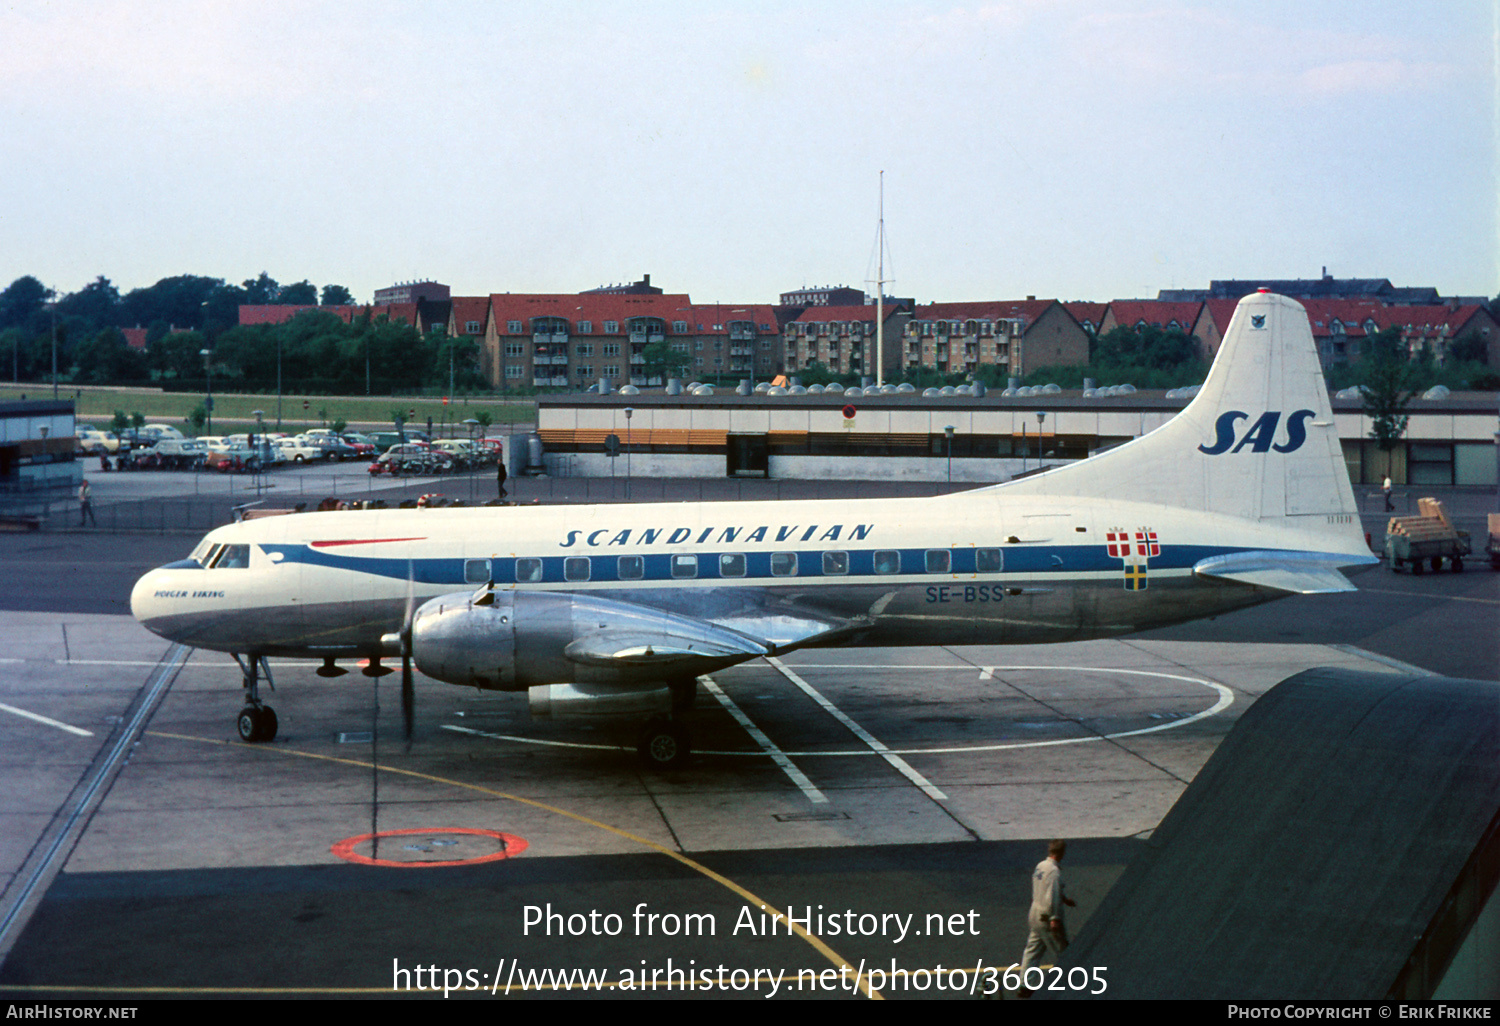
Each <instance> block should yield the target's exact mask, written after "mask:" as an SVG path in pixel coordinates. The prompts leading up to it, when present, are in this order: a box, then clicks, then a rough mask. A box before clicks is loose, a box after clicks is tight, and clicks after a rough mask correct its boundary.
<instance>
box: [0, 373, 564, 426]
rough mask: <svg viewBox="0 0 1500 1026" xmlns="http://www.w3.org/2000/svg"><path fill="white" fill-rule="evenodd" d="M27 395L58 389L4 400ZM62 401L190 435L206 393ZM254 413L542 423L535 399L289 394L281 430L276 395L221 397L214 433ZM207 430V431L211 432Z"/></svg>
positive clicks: (84, 416) (155, 392) (308, 421)
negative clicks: (396, 413)
mask: <svg viewBox="0 0 1500 1026" xmlns="http://www.w3.org/2000/svg"><path fill="white" fill-rule="evenodd" d="M23 395H24V396H25V397H26V398H28V399H51V398H52V386H51V385H50V384H48V383H39V382H30V383H27V384H20V385H11V384H0V402H12V401H15V400H17V399H20V398H21V397H22V396H23ZM57 397H58V398H59V399H72V400H75V402H76V404H77V406H76V408H77V411H78V421H79V423H81V424H94V425H96V426H98V427H101V428H104V429H105V430H108V429H109V425H110V421H111V420H113V419H114V415H115V411H116V410H123V411H125V414H126V415H127V416H128V415H130V414H132V413H140V414H141V415H142V416H144V417H145V418H146V421H147V423H152V424H171V425H172V426H174V427H177V428H180V429H182V430H183V431H184V433H189V432H188V431H187V427H188V420H187V418H188V415H189V414H190V413H192V411H193V408H194V407H196V406H198V405H199V404H200V403H202V402H203V399H204V397H203V396H202V395H201V394H198V393H193V392H163V391H161V390H160V389H154V388H113V387H109V386H88V385H84V386H74V385H62V386H59V387H58V391H57ZM304 401H306V403H307V409H306V410H304V409H303V407H302V404H303V402H304ZM255 410H262V411H264V414H265V424H266V427H267V428H268V429H271V430H281V431H287V432H296V431H302V430H305V429H307V428H310V427H325V426H326V425H327V424H328V422H330V421H334V420H343V421H345V422H346V423H348V424H349V426H350V427H351V428H356V427H362V428H366V429H376V430H378V429H381V428H385V429H390V428H391V427H392V422H391V411H392V410H405V411H407V412H408V414H410V411H412V410H415V411H416V414H415V416H409V419H408V420H407V423H408V424H411V425H412V426H413V427H425V426H426V424H427V418H428V417H431V418H432V425H433V429H434V431H438V432H440V433H441V434H444V435H447V434H449V433H450V432H449V431H443V430H441V429H442V426H443V425H444V424H449V423H452V424H455V425H456V426H455V427H454V428H453V430H452V431H451V433H452V434H455V435H459V436H462V435H464V434H465V433H466V429H465V428H464V426H463V424H462V421H464V420H466V419H468V418H469V417H473V416H474V415H475V414H476V413H478V412H479V411H480V410H487V411H489V414H490V417H491V418H493V419H492V424H491V430H493V428H494V427H496V426H504V425H506V424H513V423H533V422H535V420H536V403H535V401H534V400H532V399H531V398H521V397H517V398H512V399H491V398H483V399H480V398H474V399H468V398H459V399H456V400H454V401H453V402H452V403H451V404H450V405H448V406H444V405H443V401H442V399H414V398H410V397H397V396H328V395H314V396H302V395H287V396H283V397H282V400H281V427H280V428H279V429H278V428H276V427H275V424H276V396H274V395H239V394H227V395H216V396H214V417H213V424H214V430H213V432H212V433H214V434H230V433H232V432H231V431H230V430H229V429H230V428H231V427H233V428H234V429H236V430H242V429H244V428H247V427H250V426H253V425H254V424H255V414H254V412H253V411H255ZM320 413H326V419H325V418H324V417H322V416H319V414H320ZM204 433H205V434H206V433H208V432H207V431H206V430H205V432H204Z"/></svg>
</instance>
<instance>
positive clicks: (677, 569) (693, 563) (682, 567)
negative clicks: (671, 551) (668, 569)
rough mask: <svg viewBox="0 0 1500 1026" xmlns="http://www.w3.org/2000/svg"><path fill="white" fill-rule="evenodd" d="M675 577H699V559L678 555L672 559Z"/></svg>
mask: <svg viewBox="0 0 1500 1026" xmlns="http://www.w3.org/2000/svg"><path fill="white" fill-rule="evenodd" d="M672 576H673V577H697V576H698V557H697V556H693V555H676V556H673V557H672Z"/></svg>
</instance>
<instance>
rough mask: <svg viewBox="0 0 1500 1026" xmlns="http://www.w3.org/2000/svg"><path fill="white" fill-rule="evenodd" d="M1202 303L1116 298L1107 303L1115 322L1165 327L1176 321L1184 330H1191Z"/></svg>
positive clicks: (1128, 325) (1127, 325) (1129, 326)
mask: <svg viewBox="0 0 1500 1026" xmlns="http://www.w3.org/2000/svg"><path fill="white" fill-rule="evenodd" d="M1202 307H1203V304H1202V303H1169V302H1164V301H1162V300H1159V299H1116V300H1114V301H1113V302H1111V303H1110V304H1109V308H1110V310H1111V311H1112V312H1113V313H1114V315H1115V323H1116V324H1118V325H1120V326H1122V327H1126V328H1133V327H1135V326H1136V325H1137V324H1140V323H1141V322H1143V321H1144V322H1145V323H1147V324H1151V325H1155V326H1156V327H1158V328H1165V327H1166V326H1167V325H1169V324H1171V323H1172V322H1173V321H1176V322H1177V323H1178V324H1180V325H1181V326H1182V330H1183V331H1184V332H1190V331H1192V330H1193V324H1194V323H1195V322H1196V321H1197V320H1198V311H1199V310H1201V309H1202Z"/></svg>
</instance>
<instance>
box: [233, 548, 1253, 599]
mask: <svg viewBox="0 0 1500 1026" xmlns="http://www.w3.org/2000/svg"><path fill="white" fill-rule="evenodd" d="M262 547H263V548H264V549H265V551H266V552H268V553H272V554H280V556H281V561H282V562H284V563H302V564H304V565H306V566H320V567H327V568H329V569H334V570H347V571H350V572H352V573H359V574H370V575H373V576H377V577H386V578H391V579H394V580H402V581H404V580H406V577H407V574H408V573H410V574H412V576H413V578H414V579H415V581H416V582H417V583H418V584H436V585H452V586H454V587H456V588H463V587H474V586H475V585H476V582H475V581H474V580H471V579H469V578H468V577H467V576H466V574H465V567H466V564H468V563H471V562H480V560H470V559H463V558H456V557H428V558H417V559H410V560H408V559H406V558H399V559H397V558H389V557H380V556H346V555H340V554H334V553H331V552H326V551H323V550H320V549H313V548H311V547H309V546H306V545H265V546H262ZM980 548H984V547H983V546H980V547H968V546H965V547H963V548H952V549H914V548H905V549H878V548H867V549H786V550H779V551H777V552H776V553H775V555H778V556H780V555H783V554H785V553H788V552H789V553H792V554H794V555H795V556H796V557H797V566H796V573H794V574H776V573H772V572H771V557H772V555H773V553H771V552H743V551H735V550H732V549H728V550H714V551H712V552H679V553H674V552H649V553H632V554H630V555H628V556H624V557H622V556H618V555H603V554H598V555H590V556H587V557H583V556H570V555H555V556H536V557H520V558H516V557H512V556H504V557H493V558H489V559H487V560H483V562H486V563H488V565H489V571H488V574H487V575H485V576H486V579H489V580H493V581H494V582H495V583H496V584H518V583H519V584H584V583H589V584H610V583H615V582H625V583H627V584H633V583H636V582H647V583H670V582H672V581H681V580H700V581H702V580H722V581H726V582H730V583H737V582H742V581H758V582H762V583H776V582H778V581H788V580H805V579H821V580H829V581H848V580H861V581H866V582H868V581H876V582H878V581H880V580H881V579H883V578H885V577H888V576H897V575H898V574H899V575H900V576H906V577H911V576H923V577H928V578H931V579H932V580H935V581H941V580H944V579H946V578H951V577H953V576H955V575H965V576H970V575H974V574H990V573H993V574H996V575H1001V574H1003V575H1006V576H1013V575H1029V576H1046V575H1049V574H1070V575H1071V574H1079V573H1099V572H1109V573H1120V572H1122V571H1123V566H1124V564H1123V560H1121V559H1120V557H1118V556H1110V555H1109V554H1108V552H1107V551H1106V549H1105V546H1104V545H1102V544H1094V545H1063V546H1045V547H1044V546H1031V545H1016V546H1002V547H999V548H998V551H999V552H1000V553H1001V554H1002V555H1003V563H1002V565H1001V567H1000V569H998V570H980V569H978V567H977V562H976V561H977V558H978V552H979V550H980ZM893 551H894V552H897V553H898V554H899V556H900V570H899V571H897V572H896V573H895V574H877V573H876V572H875V557H876V553H878V552H893ZM985 551H988V552H994V551H997V549H996V548H987V549H985ZM1249 551H1263V550H1260V549H1254V550H1252V549H1250V548H1247V547H1245V546H1235V547H1230V548H1217V547H1211V546H1207V545H1165V544H1164V545H1162V546H1161V555H1159V556H1152V557H1151V559H1150V561H1149V569H1150V570H1151V571H1152V572H1160V571H1163V570H1182V569H1191V568H1192V567H1193V566H1194V565H1195V564H1197V563H1198V562H1200V561H1201V560H1203V559H1206V558H1208V557H1209V556H1222V555H1229V554H1233V553H1237V552H1249ZM825 552H843V553H846V554H847V555H848V560H849V562H848V566H849V571H848V573H845V574H825V573H823V554H824V553H825ZM929 552H948V553H949V554H950V556H949V558H950V560H951V563H950V567H949V569H948V570H946V571H944V572H939V573H929V572H928V570H927V554H928V553H929ZM674 556H696V557H697V566H696V568H695V572H693V573H691V574H683V575H682V576H676V575H674V574H673V569H674V564H673V557H674ZM721 556H737V557H743V560H744V568H745V572H744V574H743V575H726V574H723V573H722V572H721V567H720V557H721ZM633 557H639V559H640V569H641V575H640V576H638V577H637V576H626V577H622V576H621V575H620V560H621V559H622V558H633ZM583 558H586V559H588V560H589V564H588V568H587V571H588V576H587V577H583V576H578V575H577V571H578V570H581V569H582V568H581V567H578V566H577V564H575V565H574V566H575V575H574V577H572V578H570V577H569V576H568V574H567V570H568V567H567V561H568V560H570V559H574V560H576V559H583ZM517 564H521V569H522V570H525V571H527V573H526V575H525V577H524V579H523V580H519V581H518V580H517V577H516V572H517ZM536 564H540V570H541V575H540V577H536V576H533V573H534V568H535V567H536ZM677 568H678V570H679V571H681V570H682V569H683V567H682V566H681V564H679V565H678V567H677ZM477 583H479V584H482V583H484V581H483V580H481V581H478V582H477ZM908 583H910V582H908Z"/></svg>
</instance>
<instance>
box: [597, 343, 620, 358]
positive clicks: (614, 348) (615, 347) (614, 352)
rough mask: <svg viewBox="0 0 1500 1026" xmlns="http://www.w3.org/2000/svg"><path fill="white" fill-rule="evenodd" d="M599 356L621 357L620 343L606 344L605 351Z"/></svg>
mask: <svg viewBox="0 0 1500 1026" xmlns="http://www.w3.org/2000/svg"><path fill="white" fill-rule="evenodd" d="M599 355H601V356H619V355H620V343H618V342H606V343H604V350H603V352H601V353H600V354H599Z"/></svg>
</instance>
